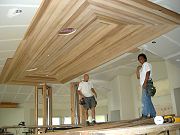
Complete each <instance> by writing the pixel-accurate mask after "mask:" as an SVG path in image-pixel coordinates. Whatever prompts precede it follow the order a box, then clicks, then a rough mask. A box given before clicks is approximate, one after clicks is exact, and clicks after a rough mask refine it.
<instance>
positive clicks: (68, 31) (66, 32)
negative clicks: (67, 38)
mask: <svg viewBox="0 0 180 135" xmlns="http://www.w3.org/2000/svg"><path fill="white" fill-rule="evenodd" d="M74 32H76V29H74V28H64V29H61V30H59V32H58V35H70V34H73V33H74Z"/></svg>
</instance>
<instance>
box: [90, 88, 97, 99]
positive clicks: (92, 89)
mask: <svg viewBox="0 0 180 135" xmlns="http://www.w3.org/2000/svg"><path fill="white" fill-rule="evenodd" d="M91 91H92V92H93V93H94V95H95V97H96V98H97V93H96V91H95V90H94V88H91Z"/></svg>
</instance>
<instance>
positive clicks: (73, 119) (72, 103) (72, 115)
mask: <svg viewBox="0 0 180 135" xmlns="http://www.w3.org/2000/svg"><path fill="white" fill-rule="evenodd" d="M70 91H71V123H72V124H73V125H74V124H75V106H74V83H71V84H70Z"/></svg>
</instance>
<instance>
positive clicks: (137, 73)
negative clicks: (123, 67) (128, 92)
mask: <svg viewBox="0 0 180 135" xmlns="http://www.w3.org/2000/svg"><path fill="white" fill-rule="evenodd" d="M141 68H142V66H138V67H137V69H136V75H137V79H140V73H139V70H140V69H141Z"/></svg>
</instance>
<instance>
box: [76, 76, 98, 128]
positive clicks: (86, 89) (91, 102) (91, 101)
mask: <svg viewBox="0 0 180 135" xmlns="http://www.w3.org/2000/svg"><path fill="white" fill-rule="evenodd" d="M78 94H79V95H80V96H81V98H83V99H84V102H85V104H84V105H83V107H84V108H85V110H86V125H89V124H90V123H89V121H88V110H89V109H90V110H91V112H92V113H91V114H92V124H95V123H96V121H95V107H96V104H97V102H96V100H95V97H96V98H97V94H96V91H95V90H94V88H93V84H92V82H90V81H89V75H88V74H85V75H84V80H83V81H82V82H80V83H79V87H78ZM94 96H95V97H94Z"/></svg>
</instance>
